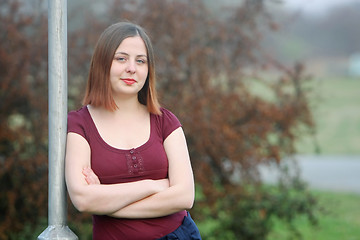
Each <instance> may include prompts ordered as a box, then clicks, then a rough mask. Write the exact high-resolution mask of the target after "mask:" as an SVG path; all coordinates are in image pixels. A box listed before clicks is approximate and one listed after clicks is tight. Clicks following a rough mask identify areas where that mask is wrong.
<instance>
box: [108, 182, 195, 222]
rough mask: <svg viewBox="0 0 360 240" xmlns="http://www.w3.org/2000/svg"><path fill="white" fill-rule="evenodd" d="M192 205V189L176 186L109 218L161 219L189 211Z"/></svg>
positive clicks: (123, 209) (119, 211)
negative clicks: (182, 211)
mask: <svg viewBox="0 0 360 240" xmlns="http://www.w3.org/2000/svg"><path fill="white" fill-rule="evenodd" d="M193 203H194V192H193V189H185V186H181V185H178V186H172V187H170V188H168V189H166V190H164V191H162V192H159V193H156V194H154V195H151V196H149V197H147V198H144V199H142V200H140V201H137V202H135V203H132V204H130V205H128V206H126V207H124V208H122V209H120V210H118V211H116V212H114V213H112V214H109V216H112V217H116V218H154V217H162V216H166V215H170V214H173V213H175V212H178V211H181V210H186V209H190V208H192V206H193Z"/></svg>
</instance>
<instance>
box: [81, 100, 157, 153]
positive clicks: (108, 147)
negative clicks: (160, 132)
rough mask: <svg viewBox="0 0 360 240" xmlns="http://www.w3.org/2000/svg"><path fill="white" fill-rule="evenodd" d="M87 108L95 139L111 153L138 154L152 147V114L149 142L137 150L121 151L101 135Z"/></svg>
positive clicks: (151, 117)
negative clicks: (131, 152) (132, 152)
mask: <svg viewBox="0 0 360 240" xmlns="http://www.w3.org/2000/svg"><path fill="white" fill-rule="evenodd" d="M84 108H85V112H86V115H87V117H88V119H89V123H90V127H91V128H92V129H93V131H92V132H93V133H94V134H95V137H96V139H97V140H98V141H99V143H100V144H102V145H103V146H104V147H106V148H107V149H109V150H111V151H115V152H130V151H135V152H138V151H141V150H144V149H146V148H148V147H149V146H150V145H151V142H152V138H153V135H154V134H153V132H154V129H153V128H154V119H153V118H154V116H153V114H152V113H150V136H149V138H148V140H147V141H146V142H145V143H143V144H142V145H140V146H138V147H135V148H130V149H121V148H116V147H114V146H111V145H110V144H108V143H107V142H106V141H105V140H104V139H103V138H102V137H101V135H100V133H99V131H98V129H97V127H96V125H95V122H94V119H93V118H92V116H91V114H90V111H89V109H88V107H87V106H84Z"/></svg>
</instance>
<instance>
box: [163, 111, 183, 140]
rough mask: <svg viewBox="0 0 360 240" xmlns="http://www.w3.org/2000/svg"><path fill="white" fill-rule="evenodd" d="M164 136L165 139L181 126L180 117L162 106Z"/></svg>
mask: <svg viewBox="0 0 360 240" xmlns="http://www.w3.org/2000/svg"><path fill="white" fill-rule="evenodd" d="M161 112H162V115H161V118H162V136H163V140H165V139H166V138H167V137H168V136H169V135H170V134H171V133H172V132H173V131H174V130H176V129H177V128H179V127H181V123H180V121H179V119H178V118H177V117H176V116H175V115H174V114H173V113H172V112H170V111H169V110H167V109H165V108H161Z"/></svg>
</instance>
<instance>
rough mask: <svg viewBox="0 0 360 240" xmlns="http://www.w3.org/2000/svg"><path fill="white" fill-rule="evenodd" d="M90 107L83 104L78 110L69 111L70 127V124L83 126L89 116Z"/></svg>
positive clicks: (71, 125)
mask: <svg viewBox="0 0 360 240" xmlns="http://www.w3.org/2000/svg"><path fill="white" fill-rule="evenodd" d="M88 115H89V114H88V109H87V107H86V106H82V107H80V108H78V109H76V110H72V111H70V112H69V113H68V117H67V120H68V127H69V126H70V128H71V127H73V126H82V125H84V123H85V121H86V119H87V118H88Z"/></svg>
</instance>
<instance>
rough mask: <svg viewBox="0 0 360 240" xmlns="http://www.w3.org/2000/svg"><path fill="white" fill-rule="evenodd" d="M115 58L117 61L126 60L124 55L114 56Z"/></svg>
mask: <svg viewBox="0 0 360 240" xmlns="http://www.w3.org/2000/svg"><path fill="white" fill-rule="evenodd" d="M115 60H116V61H119V62H124V61H126V58H124V57H115Z"/></svg>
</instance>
